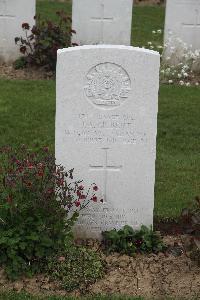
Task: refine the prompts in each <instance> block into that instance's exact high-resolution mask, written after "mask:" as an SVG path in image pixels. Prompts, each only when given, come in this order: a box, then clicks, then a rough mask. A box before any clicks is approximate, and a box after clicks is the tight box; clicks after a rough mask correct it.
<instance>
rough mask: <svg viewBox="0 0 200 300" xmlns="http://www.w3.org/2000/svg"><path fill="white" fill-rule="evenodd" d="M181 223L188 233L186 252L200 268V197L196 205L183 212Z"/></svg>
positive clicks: (197, 198)
mask: <svg viewBox="0 0 200 300" xmlns="http://www.w3.org/2000/svg"><path fill="white" fill-rule="evenodd" d="M180 221H181V224H183V226H184V229H185V231H186V235H185V237H184V239H183V245H184V248H185V252H186V254H187V255H188V256H189V257H190V258H191V259H192V260H194V261H196V263H197V264H198V265H199V266H200V197H198V196H197V197H195V203H194V204H193V205H191V207H189V208H185V209H183V210H182V213H181V219H180Z"/></svg>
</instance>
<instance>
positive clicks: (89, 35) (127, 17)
mask: <svg viewBox="0 0 200 300" xmlns="http://www.w3.org/2000/svg"><path fill="white" fill-rule="evenodd" d="M132 5H133V0H81V1H80V0H73V9H72V28H73V29H74V30H76V34H75V35H74V36H73V38H72V40H73V42H74V43H77V44H78V45H96V44H113V45H130V41H131V21H132Z"/></svg>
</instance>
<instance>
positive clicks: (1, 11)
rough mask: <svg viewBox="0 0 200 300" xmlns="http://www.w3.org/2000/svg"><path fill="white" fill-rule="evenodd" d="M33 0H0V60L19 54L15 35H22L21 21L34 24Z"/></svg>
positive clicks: (8, 59)
mask: <svg viewBox="0 0 200 300" xmlns="http://www.w3.org/2000/svg"><path fill="white" fill-rule="evenodd" d="M35 5H36V4H35V0H0V62H12V61H14V60H15V59H17V58H18V57H19V56H21V54H20V51H19V46H16V45H15V37H21V36H24V33H23V30H22V23H29V25H30V26H31V27H32V26H33V25H34V16H35Z"/></svg>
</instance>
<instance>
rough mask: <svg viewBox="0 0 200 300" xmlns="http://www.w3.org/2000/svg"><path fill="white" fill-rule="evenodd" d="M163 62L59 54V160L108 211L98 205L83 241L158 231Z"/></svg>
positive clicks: (88, 49)
mask: <svg viewBox="0 0 200 300" xmlns="http://www.w3.org/2000/svg"><path fill="white" fill-rule="evenodd" d="M159 64H160V56H159V54H158V53H157V52H154V51H150V50H145V49H140V48H133V47H130V46H129V47H128V46H109V45H101V46H82V47H81V46H80V47H74V48H68V49H63V50H59V51H58V62H57V107H56V159H57V161H58V163H61V164H62V165H64V166H65V167H66V169H71V168H74V169H75V173H74V174H75V178H77V179H83V181H84V183H85V184H86V186H87V187H89V186H90V184H91V183H93V182H94V183H96V184H97V186H98V187H99V189H100V193H101V194H100V195H99V197H100V198H101V197H102V198H103V199H104V203H92V201H91V204H90V206H89V208H86V209H85V210H84V211H83V212H82V214H81V217H80V219H79V222H78V224H77V225H76V228H75V229H76V230H75V232H76V235H77V236H78V237H82V238H83V237H85V238H89V237H93V238H101V232H102V231H105V230H109V229H112V228H121V227H123V226H124V225H125V224H129V225H131V226H133V227H134V228H139V227H140V226H141V224H144V225H151V224H152V223H153V207H154V180H155V158H156V132H157V109H158V105H157V101H158V87H159Z"/></svg>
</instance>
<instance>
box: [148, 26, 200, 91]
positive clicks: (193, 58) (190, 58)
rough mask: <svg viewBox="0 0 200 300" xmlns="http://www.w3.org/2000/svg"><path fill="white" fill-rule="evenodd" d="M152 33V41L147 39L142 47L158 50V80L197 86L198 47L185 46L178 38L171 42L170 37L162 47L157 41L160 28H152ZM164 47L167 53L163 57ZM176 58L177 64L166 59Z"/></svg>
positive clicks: (199, 69)
mask: <svg viewBox="0 0 200 300" xmlns="http://www.w3.org/2000/svg"><path fill="white" fill-rule="evenodd" d="M152 34H153V39H152V41H149V42H148V43H147V45H145V46H144V48H147V49H150V50H155V51H158V52H159V53H160V55H161V66H160V81H161V82H162V83H166V84H173V83H176V84H179V85H182V86H187V87H189V86H191V84H193V85H196V86H199V85H200V81H199V79H198V78H199V76H200V49H199V50H195V51H193V50H192V48H191V46H187V45H186V44H185V43H184V42H183V41H182V40H181V39H180V38H173V39H174V40H173V42H172V39H170V40H169V41H168V42H167V43H166V44H165V45H164V47H163V46H162V45H160V43H159V41H158V40H159V36H160V35H161V34H162V30H161V29H158V30H153V31H152ZM171 44H175V45H177V47H178V48H176V47H173V46H171ZM166 49H167V53H168V55H167V57H165V59H163V58H162V57H163V54H164V53H165V51H166ZM180 49H181V50H180ZM180 51H181V52H180ZM177 60H178V61H179V63H178V64H177V63H176V64H172V63H170V64H169V63H168V61H177Z"/></svg>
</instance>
